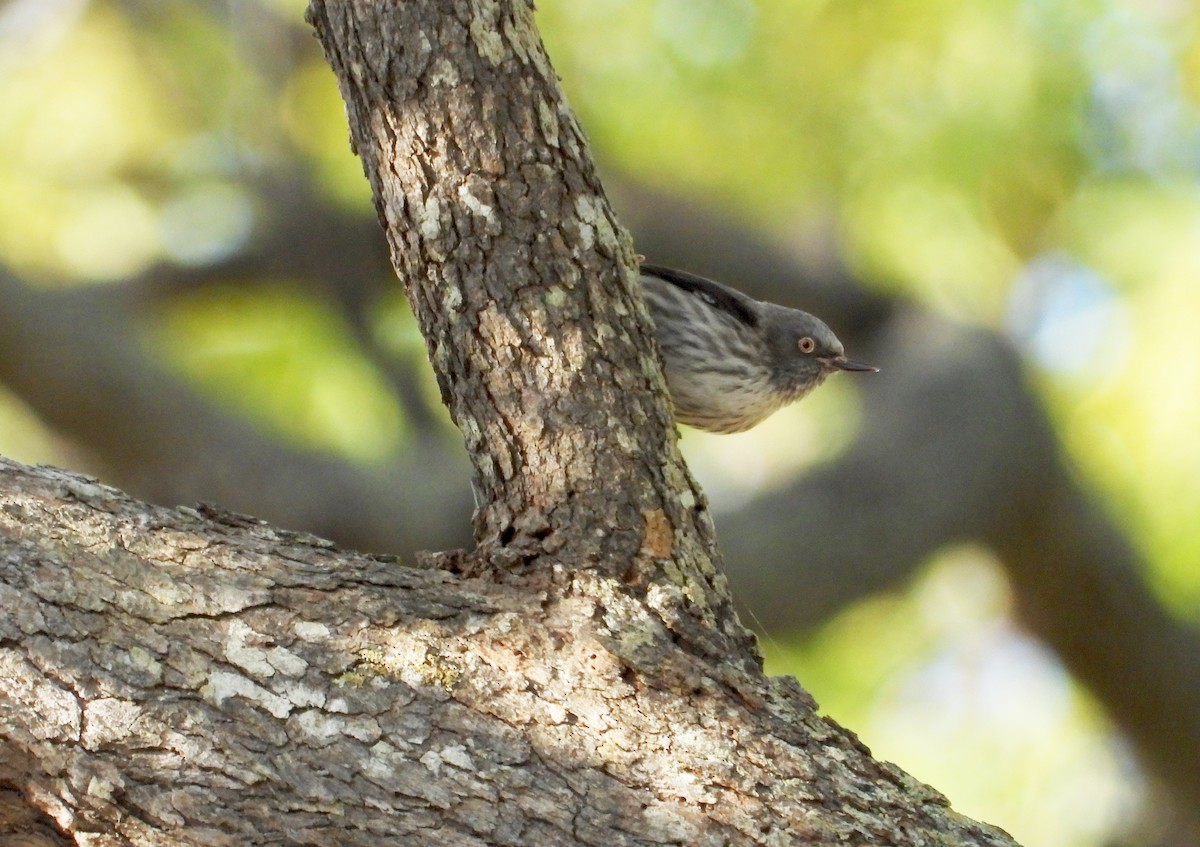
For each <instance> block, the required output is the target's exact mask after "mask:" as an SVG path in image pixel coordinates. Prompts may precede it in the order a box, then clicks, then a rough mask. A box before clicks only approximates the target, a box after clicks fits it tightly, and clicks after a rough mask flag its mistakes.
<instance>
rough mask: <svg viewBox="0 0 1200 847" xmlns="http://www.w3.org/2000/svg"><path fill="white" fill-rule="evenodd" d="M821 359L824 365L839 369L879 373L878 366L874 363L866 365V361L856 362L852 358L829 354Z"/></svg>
mask: <svg viewBox="0 0 1200 847" xmlns="http://www.w3.org/2000/svg"><path fill="white" fill-rule="evenodd" d="M821 361H822V362H824V363H825V366H826V367H830V368H834V369H836V370H839V371H870V372H871V373H879V368H877V367H875V366H874V365H868V364H867V363H866V362H856V361H854V360H853V359H847V358H846V357H845V356H829V357H828V358H825V359H822V360H821Z"/></svg>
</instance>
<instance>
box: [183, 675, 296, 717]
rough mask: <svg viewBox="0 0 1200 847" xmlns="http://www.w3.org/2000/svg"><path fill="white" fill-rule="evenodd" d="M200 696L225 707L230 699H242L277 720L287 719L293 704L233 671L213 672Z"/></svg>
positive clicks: (201, 689) (202, 688) (202, 687)
mask: <svg viewBox="0 0 1200 847" xmlns="http://www.w3.org/2000/svg"><path fill="white" fill-rule="evenodd" d="M200 696H201V697H203V698H204V699H205V700H207V701H208V702H210V703H212V704H213V705H214V706H217V707H220V706H223V705H224V703H225V701H226V700H228V699H229V698H230V697H242V698H243V699H245V700H249V701H250V702H251V703H256V704H258V705H259V706H262V707H263V708H264V709H266V710H267V711H268V712H270V713H271V714H272V715H274V716H275V717H277V718H286V717H287V716H288V715H289V714H291V711H292V704H291V703H290V702H289V701H288V700H286V699H284V698H283V697H280V696H279V695H277V694H272V693H271V692H270V691H268V690H267V689H265V688H263V687H262V686H261V685H259V684H258V683H256V682H254V681H252V680H250V679H247V678H246V677H244V676H242V675H241V674H237V673H232V672H231V671H213V672H212V673H211V674H209V677H208V682H206V683H205V684H204V685H203V686H201V687H200Z"/></svg>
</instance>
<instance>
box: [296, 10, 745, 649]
mask: <svg viewBox="0 0 1200 847" xmlns="http://www.w3.org/2000/svg"><path fill="white" fill-rule="evenodd" d="M309 20H310V22H311V23H312V24H313V25H314V26H315V27H316V30H317V33H318V35H319V36H320V38H321V43H322V44H323V45H324V47H325V52H326V56H327V57H328V59H329V61H330V63H331V65H332V66H333V69H334V73H335V74H336V76H337V78H338V84H339V87H340V89H341V92H342V96H343V98H344V99H345V101H346V104H347V115H348V117H349V122H350V136H351V141H352V144H353V147H354V149H355V150H356V151H357V153H358V155H359V156H360V157H361V158H362V162H363V168H364V170H365V172H366V175H367V178H368V179H369V180H370V182H371V186H372V189H373V193H374V197H375V204H376V209H377V211H378V214H379V219H380V222H381V224H382V225H383V227H384V230H385V232H386V233H387V239H388V244H389V245H390V249H391V255H392V259H393V263H394V264H395V267H396V271H397V273H398V274H399V276H400V278H401V280H402V281H403V283H404V286H405V290H406V291H407V293H408V298H409V302H410V303H411V304H412V307H413V310H414V312H415V313H416V315H417V318H418V321H419V323H420V326H421V330H422V332H423V334H424V336H425V340H426V344H427V346H428V350H429V356H430V359H431V360H432V362H433V365H434V370H435V372H436V374H437V379H438V383H439V385H440V386H441V390H442V395H443V399H444V400H445V402H446V404H447V405H448V406H449V408H450V413H451V415H452V417H453V419H454V421H455V423H456V424H457V425H458V427H459V429H460V430H461V431H462V433H463V436H464V438H465V441H466V447H467V450H468V452H469V453H470V456H471V460H472V463H473V465H474V484H475V489H476V495H477V498H478V506H477V509H476V514H475V521H474V523H475V532H476V540H477V542H478V545H479V546H478V550H477V551H475V553H474V554H473V555H472V561H473V562H474V566H475V567H494V568H498V569H501V570H511V569H513V568H517V567H520V566H522V565H528V566H532V567H536V568H537V569H539V570H541V571H542V572H545V573H550V572H551V570H552V567H553V565H554V564H555V563H561V564H564V565H565V566H566V567H567V568H569V569H571V570H576V571H578V570H589V571H595V572H598V573H600V574H602V575H604V576H605V577H618V578H620V579H622V580H624V581H625V582H626V583H628V584H630V585H640V586H643V587H646V586H649V585H652V584H653V585H658V586H660V587H661V588H664V589H665V590H666V593H667V594H669V595H670V596H669V597H664V598H663V600H664V601H665V602H664V603H663V604H662V606H661V608H660V609H659V610H658V611H659V613H660V614H662V615H663V616H664V619H665V620H667V621H668V625H669V626H670V627H671V628H672V629H676V630H678V634H680V635H683V636H684V638H685V640H686V641H687V642H688V643H691V644H695V645H700V644H704V645H707V646H705V647H704V648H703V652H706V653H720V654H722V655H723V656H724V658H725V660H726V661H736V662H739V663H743V664H748V665H749V664H753V663H754V662H756V661H757V657H756V656H755V654H754V651H753V647H752V646H751V643H750V640H749V639H748V638H747V636H746V634H745V632H744V631H743V630H742V629H741V627H740V626H739V625H738V624H737V622H736V620H735V618H734V617H733V615H732V612H731V606H730V604H729V597H728V591H727V588H726V586H725V583H724V580H723V578H722V577H721V576H720V574H719V569H718V567H717V565H716V560H717V552H716V547H715V544H714V539H713V533H712V525H711V521H710V520H709V516H708V512H707V509H706V507H705V504H704V500H703V497H702V494H701V492H700V491H699V489H698V488H697V486H696V484H695V482H694V481H693V480H692V479H691V477H690V475H689V474H688V472H687V469H686V467H685V466H684V464H683V461H682V459H681V458H680V456H679V453H678V451H677V449H676V446H675V438H676V436H675V428H674V422H673V421H672V419H671V416H670V413H669V410H668V406H667V404H666V403H665V402H664V400H663V397H664V385H663V381H662V376H661V372H660V370H659V367H658V364H657V361H656V358H655V354H654V351H653V349H652V346H651V344H650V342H649V340H648V339H649V337H650V331H649V327H650V325H649V319H648V317H647V315H646V313H645V311H644V309H643V308H642V306H641V302H640V296H639V293H638V292H637V291H635V290H634V286H635V284H636V283H635V279H636V276H635V274H634V267H635V262H634V255H633V250H632V247H631V244H630V240H629V237H628V235H627V234H626V233H625V231H624V230H623V229H622V228H621V226H620V224H619V223H618V222H617V220H616V218H615V216H614V215H613V212H612V210H611V209H610V208H609V204H608V201H607V199H606V198H605V196H604V192H603V189H602V187H601V186H600V183H599V180H598V179H597V177H596V172H595V167H594V165H593V164H592V161H591V158H590V156H589V153H588V145H587V139H586V138H585V136H584V134H583V132H582V130H581V129H580V127H579V124H578V122H577V121H576V119H575V117H574V115H573V114H572V113H571V111H570V109H569V108H568V107H567V105H566V102H565V100H564V98H563V95H562V90H561V88H560V87H559V84H558V78H557V76H556V75H555V73H554V70H553V68H552V67H551V66H550V62H549V60H548V59H547V57H546V54H545V51H544V50H543V48H542V44H541V41H540V39H539V37H538V35H537V32H536V30H535V28H534V23H533V9H532V4H530V3H528V2H523V0H517V2H491V0H478V1H476V0H472V2H450V0H435V2H428V0H425V1H423V2H422V1H421V0H418V2H404V3H383V2H324V0H314V2H313V3H312V4H311V5H310V7H309ZM668 563H669V565H670V568H669V570H670V572H671V573H672V574H673V578H670V579H668V578H666V577H667V573H668V569H667V568H665V567H664V566H665V565H667V564H668ZM695 624H699V625H698V626H696V625H695ZM717 634H719V635H720V637H719V638H716V639H715V640H714V635H717Z"/></svg>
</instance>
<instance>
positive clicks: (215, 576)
mask: <svg viewBox="0 0 1200 847" xmlns="http://www.w3.org/2000/svg"><path fill="white" fill-rule="evenodd" d="M310 19H311V20H312V22H313V23H314V25H315V26H316V28H317V31H318V34H319V35H320V37H321V39H322V42H323V44H324V45H325V47H326V50H327V53H328V55H329V57H330V60H331V64H332V65H333V67H334V70H335V72H336V73H337V75H338V77H339V82H340V84H341V86H342V91H343V94H344V95H345V99H346V101H347V104H348V113H349V119H350V126H351V136H352V139H353V141H354V144H355V147H356V149H357V150H358V151H359V153H360V155H361V156H362V158H363V162H364V166H365V169H366V172H367V174H368V177H369V178H370V179H371V182H372V185H373V187H374V189H375V196H376V202H377V207H378V211H379V214H380V219H381V221H382V222H383V224H384V227H385V229H386V230H387V234H388V239H389V243H390V246H391V250H392V254H393V260H394V262H395V264H396V266H397V269H398V271H399V272H400V274H401V277H402V279H403V281H404V283H405V286H406V289H407V291H408V293H409V297H410V300H411V302H412V304H413V307H414V310H415V311H416V313H417V316H418V319H419V321H420V324H421V327H422V330H423V331H424V333H425V336H426V339H427V341H428V346H429V351H430V354H431V358H432V360H433V363H434V367H435V369H436V370H437V372H438V378H439V381H440V384H441V386H442V390H443V394H444V397H445V399H446V402H447V404H448V406H449V408H450V410H451V413H452V415H453V417H454V419H455V421H456V423H457V424H458V426H459V427H460V428H461V429H462V431H463V433H464V436H465V440H466V444H467V448H468V451H469V453H470V455H471V459H472V462H473V463H474V468H475V477H474V478H475V486H476V494H477V497H478V509H477V514H476V518H475V526H476V533H477V541H478V547H477V549H476V550H474V551H471V552H469V553H457V554H439V555H431V556H428V557H426V559H425V562H424V565H425V566H423V567H412V566H407V565H403V564H400V563H398V562H396V561H393V560H385V559H377V558H369V557H364V556H360V555H355V554H350V553H346V552H343V551H338V550H336V549H333V547H332V545H330V544H328V543H325V542H320V541H318V540H317V539H314V538H311V537H307V536H296V535H293V534H288V533H285V532H282V531H280V530H275V529H272V528H270V527H269V526H267V525H265V524H261V523H259V522H257V521H255V520H253V519H248V518H242V517H239V516H236V515H231V514H221V513H213V512H212V511H211V510H210V511H209V512H205V513H201V512H197V511H195V510H186V509H185V510H174V511H172V510H167V509H162V508H157V507H151V506H146V505H144V504H140V503H137V502H135V501H132V500H130V499H128V498H126V497H124V496H123V495H121V494H120V493H119V492H117V491H115V490H114V489H111V488H107V487H105V486H101V485H98V484H96V483H95V482H94V481H91V480H87V479H84V478H80V477H76V476H72V475H70V474H66V473H63V472H57V471H50V470H35V471H31V470H29V469H27V468H23V467H21V466H18V465H15V464H13V463H7V462H0V606H2V607H3V608H4V610H5V611H6V614H5V615H3V616H0V679H2V680H3V682H4V685H3V686H2V687H0V706H2V707H3V708H2V709H0V740H2V746H0V790H7V789H13V790H15V791H18V792H19V793H20V795H21V796H22V797H23V798H25V801H26V803H27V804H28V806H27V809H24V810H23V811H31V813H30V814H28V815H25V816H24V817H22V818H21V820H23V821H26V822H28V826H29V827H30V829H29V830H28V831H29V834H30V835H31V836H33V835H37V836H38V837H42V836H43V835H44V834H45V832H46V820H47V818H48V819H50V820H53V821H54V823H55V825H56V826H57V827H58V829H59V830H60V831H61V832H62V833H64V834H65V835H66V836H68V838H69V839H70V841H73V842H74V843H77V844H89V845H93V844H105V845H107V844H154V845H163V844H188V845H196V844H199V845H206V847H209V845H217V847H223V845H247V844H288V845H292V844H321V845H330V844H332V845H372V847H374V845H379V844H430V845H442V844H444V845H475V844H478V845H485V844H511V845H557V844H595V845H606V847H607V845H616V847H620V845H643V844H687V845H727V844H739V845H740V844H771V845H776V844H778V845H784V844H788V845H790V844H889V845H895V844H946V845H957V844H979V845H1008V844H1011V843H1012V842H1011V841H1010V840H1009V839H1008V838H1007V836H1005V835H1004V834H1003V833H1001V832H999V831H997V830H994V829H992V828H990V827H987V826H984V825H981V824H976V823H974V822H971V821H968V820H966V819H964V818H962V817H961V816H958V815H957V814H955V813H954V812H952V811H951V810H950V809H949V808H948V807H947V806H946V804H945V801H944V799H943V798H942V797H941V796H940V795H938V794H937V793H936V792H934V791H932V790H931V789H928V788H926V787H924V786H921V785H920V784H918V783H916V782H915V781H913V780H912V779H911V778H910V777H908V776H907V775H905V774H903V773H902V772H900V771H899V770H898V769H896V768H894V767H892V766H890V765H888V764H886V763H881V762H877V761H875V760H874V759H872V758H871V757H870V755H869V752H868V751H867V750H866V749H865V748H863V747H862V745H861V744H859V743H858V742H857V740H856V739H855V738H854V736H853V735H852V734H850V733H848V732H846V731H845V730H843V729H841V728H840V727H838V726H837V725H836V724H834V723H833V722H831V721H828V720H826V719H823V718H821V717H819V716H818V715H817V714H816V713H815V711H814V707H815V704H813V703H812V701H811V699H810V698H808V696H807V695H806V694H805V693H804V692H803V691H801V690H800V689H799V688H798V687H797V686H796V685H795V683H794V682H793V681H791V680H768V679H766V678H764V677H763V676H762V673H761V669H760V665H759V661H758V656H757V654H756V652H755V650H754V647H753V644H752V642H751V640H750V639H749V638H748V637H747V635H746V633H745V632H744V630H742V629H741V627H740V625H739V624H738V622H737V619H736V616H734V615H733V614H732V612H731V603H730V600H729V595H728V591H727V590H726V587H725V583H724V580H723V577H721V576H720V573H719V569H718V563H717V561H716V553H715V548H714V544H713V537H712V532H711V528H710V523H709V518H708V514H707V511H706V508H705V506H704V503H703V500H702V499H701V497H700V495H699V492H698V491H697V490H696V488H695V486H694V484H693V483H692V482H691V480H690V478H689V477H688V474H687V471H686V468H685V467H684V465H683V463H682V461H681V460H680V458H679V456H678V454H677V452H676V450H675V445H674V432H673V426H672V422H671V419H670V416H669V413H668V411H667V408H666V405H665V403H664V401H663V390H662V380H661V376H660V374H659V372H658V369H657V367H656V364H655V359H654V354H653V350H652V347H651V346H650V344H649V338H648V333H647V332H646V329H647V321H646V316H645V313H644V311H643V310H642V308H641V305H640V301H639V299H638V296H637V293H636V289H634V288H632V287H631V281H632V275H631V273H630V267H631V260H632V256H631V250H630V248H629V245H628V239H627V238H626V237H625V236H624V235H623V234H621V231H620V229H619V227H618V226H617V224H616V222H615V220H614V218H613V216H612V213H611V211H610V210H609V208H608V205H607V202H606V201H605V199H604V197H603V194H602V193H601V191H600V188H599V185H598V183H597V181H596V179H595V176H594V173H593V171H592V166H591V163H590V160H589V158H588V155H587V151H586V146H585V144H584V141H583V137H582V134H581V132H580V131H579V129H578V127H577V125H576V124H575V122H574V119H573V118H572V117H571V115H570V113H569V112H568V110H567V108H566V106H565V105H564V103H563V101H562V97H561V93H560V92H559V90H558V86H557V82H556V80H555V77H554V74H553V71H552V70H551V69H550V67H549V64H548V62H547V60H546V58H545V56H544V54H543V52H542V48H541V45H540V43H539V41H538V39H537V36H536V34H535V32H534V30H533V26H532V13H531V9H530V8H529V7H528V6H526V5H525V4H523V3H516V4H505V3H490V2H458V3H454V2H446V0H437V2H435V1H434V0H429V1H428V2H382V0H373V2H368V0H346V1H345V2H321V1H320V0H314V2H313V4H312V6H311V7H310ZM6 796H7V795H6ZM2 808H3V807H2V806H0V809H2ZM33 812H36V813H38V814H34V813H33ZM0 824H3V825H5V826H9V828H10V829H11V828H12V826H19V825H21V823H20V821H18V820H16V816H15V815H14V817H13V820H7V821H0ZM34 826H37V827H41V829H40V830H38V831H37V832H34V831H33V830H32V827H34Z"/></svg>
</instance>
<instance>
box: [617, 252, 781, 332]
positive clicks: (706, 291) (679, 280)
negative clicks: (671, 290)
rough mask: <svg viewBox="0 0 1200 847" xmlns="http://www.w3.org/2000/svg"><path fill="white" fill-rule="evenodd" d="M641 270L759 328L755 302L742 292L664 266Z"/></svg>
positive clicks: (647, 267)
mask: <svg viewBox="0 0 1200 847" xmlns="http://www.w3.org/2000/svg"><path fill="white" fill-rule="evenodd" d="M639 270H640V271H641V272H642V273H644V274H646V275H648V276H653V277H657V278H658V279H661V280H662V281H663V282H669V283H671V285H674V286H676V287H677V288H682V289H683V290H684V291H690V292H692V293H694V294H696V295H698V296H700V297H703V298H704V299H705V300H706V301H707V302H709V303H710V304H712V305H713V306H714V307H716V308H718V309H721V310H722V311H724V312H728V313H729V314H731V315H733V316H734V317H735V318H737V319H738V320H739V321H741V322H742V323H744V324H745V325H746V326H749V327H757V326H758V313H757V312H756V311H755V309H754V301H753V300H751V299H750V298H749V297H747V296H746V295H745V294H742V293H741V292H740V291H734V290H733V289H732V288H726V287H725V286H724V285H721V283H719V282H713V281H712V280H711V279H705V278H704V277H702V276H696V275H695V274H690V273H688V272H687V271H678V270H675V269H674V268H664V267H663V266H662V265H646V264H644V265H642V266H641V267H640V268H639Z"/></svg>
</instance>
